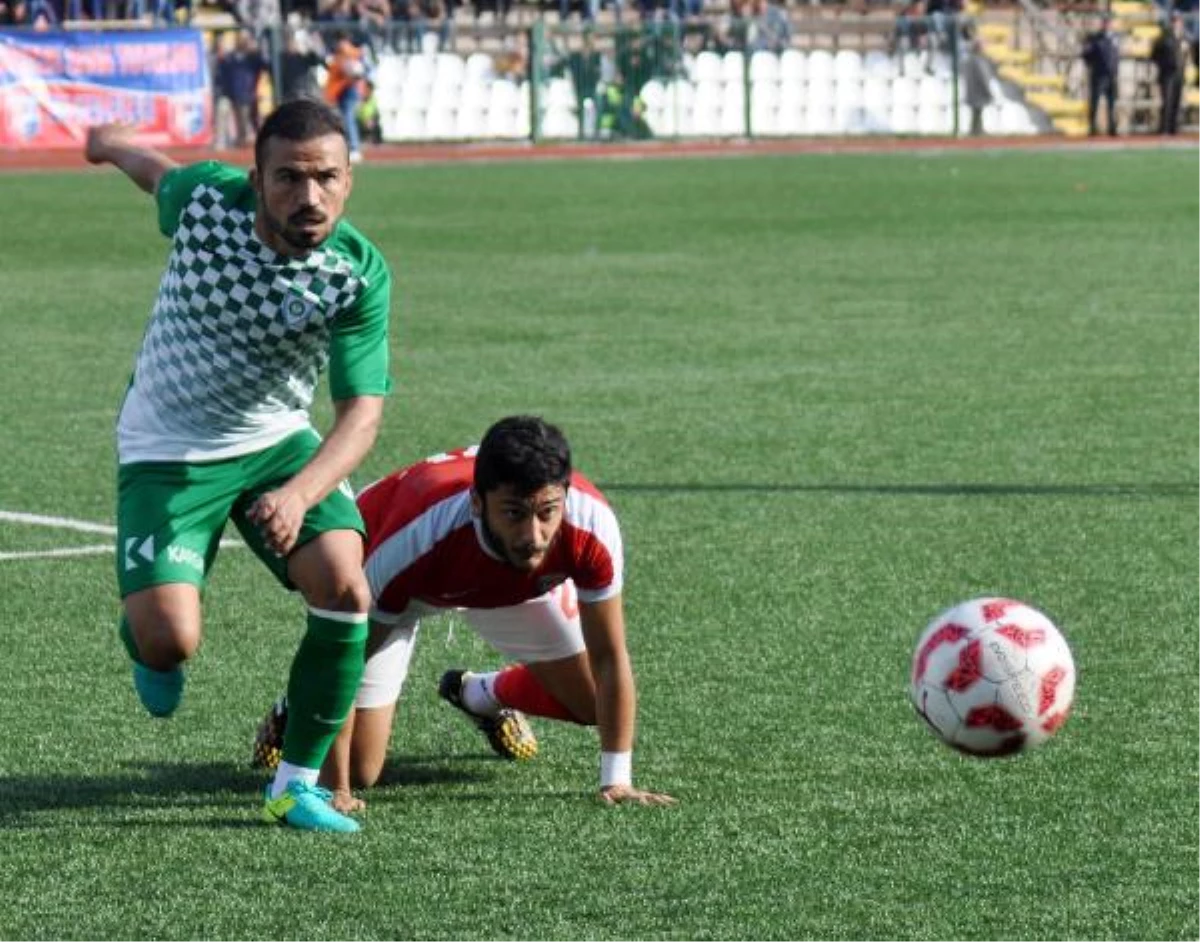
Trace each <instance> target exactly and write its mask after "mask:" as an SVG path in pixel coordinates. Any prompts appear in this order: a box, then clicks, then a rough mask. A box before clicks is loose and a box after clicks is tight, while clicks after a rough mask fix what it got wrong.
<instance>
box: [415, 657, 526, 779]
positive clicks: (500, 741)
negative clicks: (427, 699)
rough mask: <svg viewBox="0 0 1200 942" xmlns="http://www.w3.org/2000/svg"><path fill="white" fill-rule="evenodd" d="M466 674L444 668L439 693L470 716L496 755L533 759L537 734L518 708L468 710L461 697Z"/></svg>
mask: <svg viewBox="0 0 1200 942" xmlns="http://www.w3.org/2000/svg"><path fill="white" fill-rule="evenodd" d="M469 676H470V674H469V673H468V672H467V671H458V670H455V671H446V673H444V674H442V679H441V680H440V681H439V682H438V696H439V697H441V698H442V699H443V700H445V701H446V702H447V703H449V704H450V705H451V706H454V707H457V708H458V709H460V710H462V712H463V713H465V714H466V715H467V716H468V717H469V718H470V720H471V722H472V723H474V724H475V726H476V728H477V729H478V730H479V731H480V732H481V733H483V735H484V736H486V737H487V741H488V745H489V746H491V747H492V751H493V752H495V753H496V755H498V756H501V757H503V758H505V759H511V760H525V759H532V758H533V757H534V756H535V755H537V749H538V742H537V736H535V735H534V734H533V728H532V727H531V726H530V725H529V720H527V719H526V718H525V714H524V713H522V712H521V711H520V710H510V709H508V708H507V707H506V708H504V709H502V710H501V711H500V712H499V713H497V714H496V715H495V716H480V715H479V714H478V713H473V712H471V711H470V710H468V709H467V707H466V705H465V704H464V703H463V700H462V689H463V681H464V680H466V679H467V677H469Z"/></svg>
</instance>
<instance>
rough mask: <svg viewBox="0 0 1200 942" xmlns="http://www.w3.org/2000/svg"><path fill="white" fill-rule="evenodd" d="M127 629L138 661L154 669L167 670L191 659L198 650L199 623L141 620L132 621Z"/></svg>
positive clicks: (154, 619)
mask: <svg viewBox="0 0 1200 942" xmlns="http://www.w3.org/2000/svg"><path fill="white" fill-rule="evenodd" d="M130 628H131V631H132V634H133V639H134V644H135V645H136V646H137V650H138V659H139V660H140V661H141V662H142V663H143V664H145V665H146V666H147V667H150V668H153V669H154V670H170V669H171V668H172V667H175V666H176V665H178V664H182V663H183V662H184V661H186V660H188V659H189V658H191V657H192V656H193V655H195V653H196V651H197V650H199V648H200V625H199V623H198V622H194V623H193V622H190V621H187V620H184V621H179V620H176V619H171V618H167V617H142V618H131V619H130Z"/></svg>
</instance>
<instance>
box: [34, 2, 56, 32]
mask: <svg viewBox="0 0 1200 942" xmlns="http://www.w3.org/2000/svg"><path fill="white" fill-rule="evenodd" d="M27 15H28V22H29V25H30V26H32V27H33V28H34V29H35V30H37V31H38V32H39V33H44V32H47V31H49V30H52V29H57V28H58V24H59V22H60V21H61V17H60V16H59V11H58V10H57V9H55V5H54V4H53V3H51V2H50V0H32V2H31V3H30V5H29V13H28V14H27Z"/></svg>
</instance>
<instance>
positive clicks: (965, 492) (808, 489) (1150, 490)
mask: <svg viewBox="0 0 1200 942" xmlns="http://www.w3.org/2000/svg"><path fill="white" fill-rule="evenodd" d="M598 486H599V487H600V489H601V490H603V491H613V492H614V493H619V492H625V493H629V494H722V493H728V494H862V495H868V496H879V495H884V496H889V495H890V496H900V497H1140V498H1158V497H1171V498H1175V497H1196V496H1197V494H1198V493H1200V483H1196V482H1181V483H1175V484H1171V483H1156V484H966V483H960V484H952V483H944V484H932V483H930V484H750V483H746V484H738V483H731V484H695V483H693V484H687V483H679V484H666V483H646V484H622V483H619V482H617V483H602V484H599V485H598Z"/></svg>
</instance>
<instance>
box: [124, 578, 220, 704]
mask: <svg viewBox="0 0 1200 942" xmlns="http://www.w3.org/2000/svg"><path fill="white" fill-rule="evenodd" d="M119 631H120V636H121V642H122V643H123V644H124V645H125V651H126V653H127V654H128V655H129V658H130V660H131V661H132V662H133V686H134V689H135V690H136V691H137V695H138V699H139V700H141V702H142V706H144V707H145V708H146V711H147V712H148V713H149V714H150V715H151V716H157V717H167V716H170V715H171V714H172V713H174V712H175V710H176V708H177V707H178V706H179V701H180V699H181V698H182V696H183V670H182V668H181V666H180V665H182V663H183V662H184V661H186V660H187V659H188V658H190V657H191V656H192V655H193V654H195V653H196V650H197V648H199V646H200V590H199V589H198V588H197V587H196V586H194V585H189V584H187V583H183V582H176V583H169V584H167V585H156V586H152V587H150V588H148V589H141V590H140V591H137V592H134V593H132V594H130V595H128V596H126V597H125V600H124V604H123V610H122V614H121V621H120V626H119Z"/></svg>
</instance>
